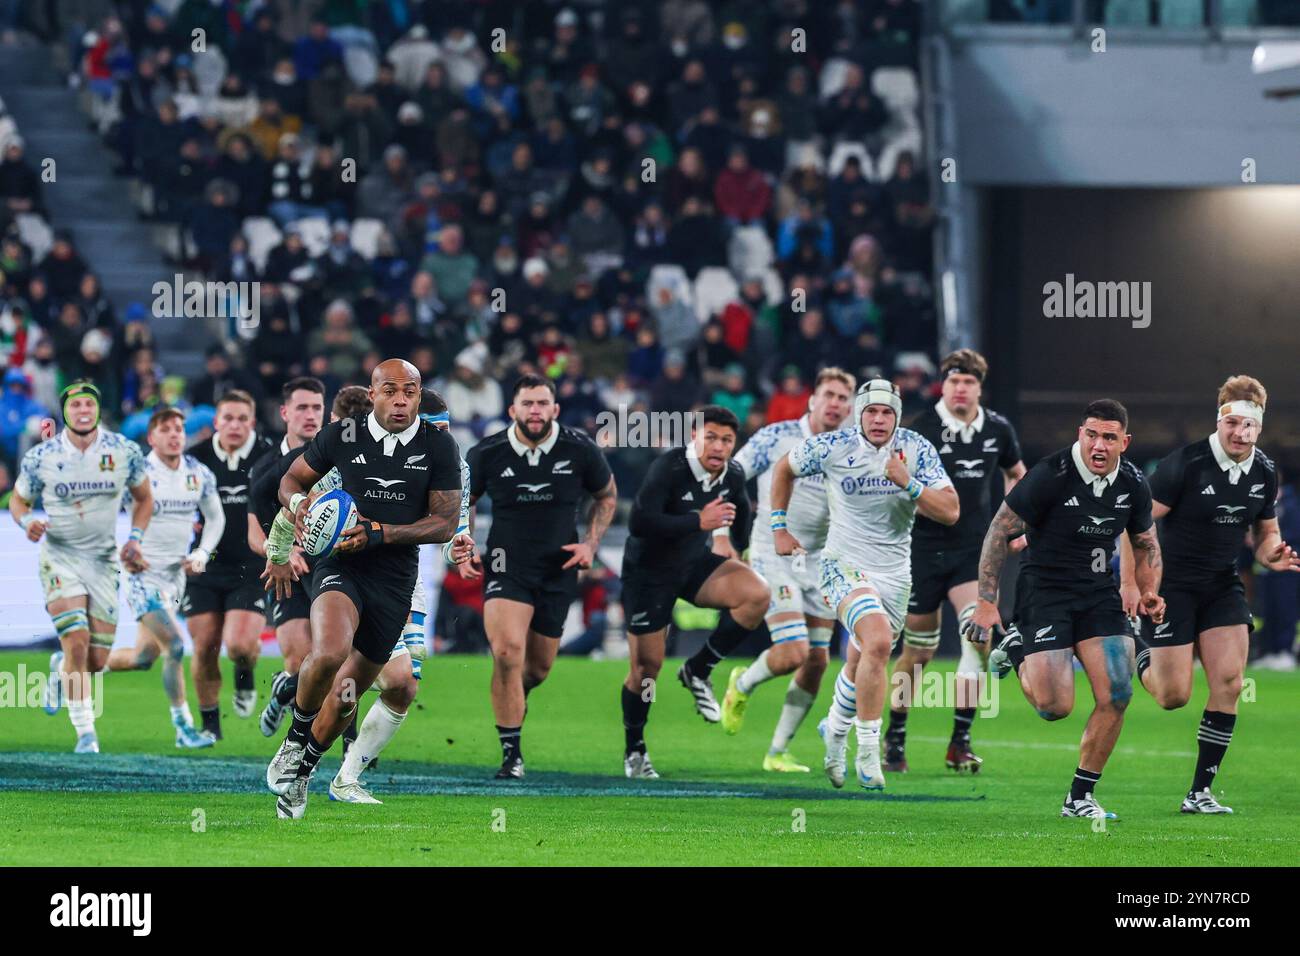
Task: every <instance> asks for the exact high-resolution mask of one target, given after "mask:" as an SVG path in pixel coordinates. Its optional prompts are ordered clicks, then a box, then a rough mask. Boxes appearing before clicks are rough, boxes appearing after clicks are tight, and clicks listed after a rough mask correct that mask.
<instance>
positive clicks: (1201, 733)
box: [1192, 710, 1237, 793]
mask: <svg viewBox="0 0 1300 956" xmlns="http://www.w3.org/2000/svg"><path fill="white" fill-rule="evenodd" d="M1236 724H1237V715H1236V714H1225V713H1223V712H1221V711H1217V710H1207V711H1205V713H1203V714H1202V715H1201V727H1200V729H1199V730H1197V732H1196V741H1197V745H1198V746H1197V754H1196V775H1195V776H1194V777H1192V792H1193V793H1200V792H1201V791H1202V790H1208V789H1209V788H1210V785H1211V784H1213V783H1214V775H1215V774H1217V773H1218V772H1219V764H1220V763H1222V762H1223V756H1224V754H1226V753H1227V752H1228V744H1230V743H1232V728H1233V727H1235V726H1236Z"/></svg>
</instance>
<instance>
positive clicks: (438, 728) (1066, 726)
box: [0, 652, 1300, 866]
mask: <svg viewBox="0 0 1300 956" xmlns="http://www.w3.org/2000/svg"><path fill="white" fill-rule="evenodd" d="M46 659H47V655H45V654H39V653H15V652H8V653H3V654H0V704H3V706H0V863H3V864H27V865H82V866H94V865H101V864H113V865H207V866H222V865H234V866H250V865H252V866H255V865H322V866H333V865H338V864H353V865H355V864H376V865H384V864H399V865H406V864H433V865H460V864H472V865H531V864H541V865H564V864H585V865H609V864H616V865H722V866H736V865H773V864H779V865H824V864H829V865H855V866H861V865H884V864H890V865H912V864H922V865H972V864H975V865H998V864H1014V865H1028V866H1060V865H1101V866H1120V865H1126V866H1139V865H1142V866H1170V865H1173V866H1191V865H1200V866H1214V865H1261V864H1293V863H1294V862H1295V847H1296V846H1297V845H1298V844H1300V817H1297V816H1296V814H1295V813H1294V812H1293V811H1294V805H1293V800H1292V797H1293V794H1294V783H1293V782H1292V781H1293V777H1294V774H1293V772H1292V768H1293V767H1294V766H1295V762H1294V760H1295V754H1294V749H1295V748H1294V746H1293V745H1292V741H1293V740H1294V739H1295V738H1294V728H1295V727H1296V725H1297V722H1298V721H1300V675H1292V674H1277V673H1266V672H1254V671H1252V672H1249V673H1248V677H1249V678H1250V679H1251V680H1252V681H1253V683H1250V682H1248V684H1247V689H1246V693H1245V696H1246V697H1248V698H1250V699H1249V700H1247V701H1244V702H1243V703H1242V706H1241V716H1240V718H1239V720H1238V724H1237V739H1236V740H1235V741H1234V743H1233V745H1232V749H1231V750H1230V752H1229V753H1228V756H1227V758H1226V760H1225V763H1224V771H1223V773H1222V774H1221V775H1220V777H1219V780H1218V783H1217V785H1216V788H1215V789H1216V793H1217V794H1219V795H1220V796H1221V799H1223V800H1224V801H1225V802H1226V803H1228V804H1229V805H1231V806H1233V807H1234V808H1235V809H1236V813H1235V815H1233V816H1231V817H1200V816H1185V815H1182V814H1179V813H1178V812H1177V810H1178V805H1179V802H1180V800H1181V798H1182V795H1183V793H1184V792H1185V790H1186V788H1187V785H1188V783H1189V781H1190V779H1191V772H1192V765H1193V754H1194V752H1195V747H1196V741H1195V734H1196V725H1197V722H1198V720H1199V717H1200V713H1201V709H1202V707H1203V706H1204V700H1205V687H1204V680H1203V677H1202V675H1200V674H1199V673H1198V686H1197V691H1196V693H1195V696H1194V697H1193V700H1192V704H1191V705H1189V706H1188V707H1186V708H1184V709H1183V710H1181V711H1177V712H1173V713H1165V712H1162V711H1160V710H1159V709H1158V708H1157V707H1156V705H1155V704H1154V702H1153V701H1152V700H1151V698H1150V697H1149V696H1148V695H1147V694H1146V693H1145V692H1144V691H1142V690H1140V689H1139V690H1137V692H1136V694H1135V698H1134V702H1133V705H1132V707H1131V708H1130V710H1129V713H1128V719H1127V723H1126V726H1125V728H1124V733H1123V735H1122V737H1121V738H1120V743H1119V747H1118V750H1117V751H1116V753H1115V755H1114V756H1113V757H1112V758H1111V762H1110V766H1109V767H1108V768H1107V770H1106V774H1105V778H1104V779H1103V781H1102V784H1101V787H1100V789H1099V797H1100V799H1101V801H1102V803H1103V804H1104V805H1105V806H1106V807H1107V808H1108V809H1112V810H1114V811H1116V812H1117V813H1118V814H1119V819H1118V820H1117V821H1113V822H1111V823H1109V824H1108V825H1107V826H1106V828H1105V830H1104V831H1102V832H1097V831H1094V829H1093V825H1092V823H1091V821H1085V820H1063V819H1060V818H1059V817H1058V816H1057V814H1058V811H1059V808H1060V804H1061V800H1062V797H1063V795H1064V793H1065V791H1066V789H1067V788H1068V786H1069V781H1070V777H1071V775H1072V773H1073V770H1074V767H1075V762H1076V756H1077V750H1076V748H1077V744H1078V739H1079V734H1080V732H1081V730H1082V728H1083V723H1084V720H1085V718H1086V715H1087V712H1088V709H1089V707H1088V704H1089V703H1090V701H1091V697H1090V694H1089V692H1088V690H1087V687H1086V685H1085V684H1083V682H1082V681H1080V683H1079V688H1078V690H1079V702H1080V705H1079V706H1078V707H1077V708H1076V712H1075V714H1074V715H1073V716H1071V717H1070V718H1069V719H1067V720H1063V721H1060V722H1057V723H1054V724H1047V723H1045V722H1043V721H1041V720H1039V719H1038V718H1037V717H1036V716H1035V715H1034V714H1033V713H1032V712H1031V710H1030V708H1029V706H1028V705H1027V704H1026V703H1025V701H1024V698H1023V697H1022V695H1021V694H1020V690H1019V688H1018V687H1017V686H1016V685H1015V683H1014V679H1013V678H1009V679H1008V680H1007V681H1005V682H1003V684H1002V686H1001V688H1000V690H1001V696H1000V699H999V701H998V703H999V707H1000V714H999V715H998V716H997V717H996V718H992V719H989V718H983V717H981V718H980V719H978V720H977V721H976V724H975V747H976V750H977V751H978V752H979V753H981V754H982V755H983V757H984V760H985V763H984V770H983V772H981V773H980V774H979V775H977V776H974V777H970V776H961V777H959V776H957V775H955V774H953V773H952V772H950V771H948V770H946V769H945V768H944V766H943V751H944V746H945V743H946V740H947V734H948V732H949V728H950V723H951V713H950V712H949V711H947V710H943V709H937V708H918V709H915V710H914V711H913V713H912V717H911V718H910V720H909V742H908V758H909V761H910V763H911V766H912V768H913V769H912V771H911V772H910V773H908V774H906V775H892V776H890V778H889V789H888V791H887V793H886V794H883V795H868V794H866V793H864V792H862V791H860V790H857V789H855V788H854V787H853V785H852V777H850V784H849V786H847V787H846V788H845V789H844V790H843V791H836V790H834V789H832V788H831V786H830V784H829V783H827V781H826V779H825V777H824V776H823V775H822V773H821V770H820V766H821V754H822V748H821V743H820V741H819V740H818V739H817V735H816V729H815V726H816V721H817V719H818V718H819V717H820V716H821V715H822V714H824V713H825V709H826V704H827V702H828V700H829V692H830V686H831V681H830V680H827V681H826V682H825V684H826V688H825V689H824V690H823V693H822V695H821V697H820V699H819V700H818V702H817V704H816V705H815V706H814V709H813V711H812V713H811V714H810V715H809V718H808V720H807V721H806V722H805V724H804V726H803V728H802V729H801V730H800V732H799V735H798V736H797V737H796V738H795V741H794V743H793V745H792V750H793V752H794V753H795V754H796V756H798V757H800V758H801V759H802V760H803V762H804V763H807V764H810V765H812V766H813V772H812V773H810V774H794V775H778V774H770V773H764V772H763V771H762V769H761V761H762V757H763V753H764V751H765V749H766V746H767V743H768V740H769V737H770V734H771V731H772V728H773V726H774V722H775V719H776V716H777V713H778V711H779V709H780V706H781V701H782V697H783V696H784V691H785V686H786V679H784V678H781V679H778V680H776V681H773V682H771V683H769V684H767V685H765V686H764V687H762V688H761V689H760V690H759V691H758V692H757V694H756V695H755V696H754V698H753V700H752V702H751V704H750V708H749V713H748V715H747V718H746V723H745V727H744V729H743V730H742V731H741V733H740V734H739V735H738V736H736V737H728V736H726V735H725V734H724V733H723V732H722V729H721V728H720V727H719V726H716V725H706V724H705V723H704V722H703V721H701V720H700V718H699V717H697V716H696V715H695V713H694V711H693V709H692V707H691V703H690V698H689V696H688V695H687V694H686V692H685V691H684V690H683V689H682V688H681V687H680V686H679V685H678V684H677V683H676V681H675V680H674V679H673V678H672V676H671V675H673V674H674V673H675V671H676V664H675V663H673V662H671V661H670V662H668V663H667V664H665V667H664V671H663V676H664V679H663V681H662V684H661V686H660V688H659V693H658V700H657V702H656V704H655V707H654V709H653V711H652V712H651V717H650V724H649V727H648V737H647V739H648V741H649V743H650V754H651V756H652V758H653V759H654V762H655V766H656V767H657V768H658V769H659V771H660V773H661V774H662V775H663V779H662V780H660V781H657V782H655V781H645V782H633V781H629V780H625V779H624V778H623V776H622V724H621V720H620V715H619V707H618V700H619V696H618V695H619V690H618V688H619V685H620V683H621V682H622V679H623V676H624V674H625V673H626V663H625V662H621V661H619V662H616V661H606V662H596V661H588V660H567V659H564V658H561V659H560V660H559V661H558V662H557V664H556V667H555V669H554V671H553V672H552V676H551V678H550V680H548V681H547V683H546V684H545V685H544V686H543V687H542V688H541V689H539V690H538V691H537V692H535V693H534V695H533V696H532V697H531V699H530V713H529V718H528V723H527V725H526V728H525V734H524V754H525V758H526V760H527V766H528V777H527V779H526V780H525V781H523V782H519V783H507V784H498V783H495V782H493V781H491V780H490V779H489V778H490V777H491V774H492V773H493V772H494V771H495V769H496V766H497V765H498V763H499V760H500V756H499V749H498V746H497V741H496V734H495V731H494V729H493V721H492V714H491V711H490V709H489V706H488V697H487V688H488V675H489V667H490V664H489V661H488V660H487V659H485V658H463V657H444V658H437V659H431V660H429V661H427V662H426V664H425V679H424V682H423V687H422V688H421V691H420V698H419V701H418V703H417V706H416V708H414V709H413V710H412V712H411V715H410V717H409V718H408V719H407V721H406V724H405V726H404V727H403V728H402V730H401V731H400V732H399V734H398V735H397V737H396V739H395V740H394V742H393V743H392V745H391V746H390V747H389V749H388V751H387V752H386V753H385V754H384V757H383V760H382V763H381V766H380V768H379V770H378V771H376V772H373V773H367V775H366V778H365V779H366V780H367V781H368V782H369V784H370V785H371V786H372V787H373V789H374V791H375V793H376V795H377V796H379V797H380V798H381V799H383V800H384V805H383V806H350V805H343V804H338V803H331V802H330V801H329V799H328V797H327V795H326V793H325V786H326V784H327V783H328V780H329V777H330V776H331V775H332V773H333V771H334V769H335V767H336V766H337V760H331V759H330V758H326V761H325V762H323V764H322V768H321V772H319V773H318V774H317V777H316V780H315V782H314V784H313V790H312V796H311V800H310V802H309V803H308V808H307V817H306V818H305V819H304V820H301V821H293V822H290V821H280V820H277V819H276V818H275V798H274V797H273V796H272V795H270V794H269V793H267V792H266V790H265V788H264V782H263V770H264V767H265V765H266V762H267V761H268V760H269V759H270V756H271V754H272V752H273V751H274V748H275V746H276V743H277V741H268V740H267V739H265V738H263V737H262V736H261V734H260V733H259V731H258V729H257V722H256V719H255V718H252V719H248V720H240V719H238V718H236V717H234V716H233V714H232V713H230V710H229V692H230V687H231V684H230V674H229V672H228V671H227V673H226V684H225V689H224V690H223V694H222V697H223V699H222V704H223V711H224V713H223V716H222V724H223V729H224V731H225V735H226V737H225V740H224V741H223V742H221V743H220V744H218V745H217V747H215V748H213V749H211V750H207V751H203V752H200V753H198V754H193V753H186V752H181V751H177V750H176V749H174V747H173V735H172V732H171V728H170V725H169V723H168V715H167V705H166V701H165V699H164V698H163V694H162V688H161V681H160V678H159V674H158V672H157V670H156V669H155V670H154V671H153V672H150V673H125V674H109V675H105V679H104V681H105V682H104V691H103V697H104V715H103V717H101V718H100V720H99V723H98V730H99V735H100V741H101V745H102V747H103V748H104V753H103V754H101V755H99V756H98V757H95V756H80V757H79V756H74V755H73V754H72V753H71V749H72V744H73V742H74V740H73V734H72V728H71V726H70V724H69V723H68V719H67V714H66V711H63V712H60V713H59V714H58V715H57V716H56V717H48V716H46V715H45V714H44V713H43V712H42V711H41V710H40V709H39V707H37V708H32V707H23V706H14V704H15V700H14V699H13V697H12V696H10V697H9V698H8V699H5V698H4V693H3V692H4V689H5V688H4V685H3V683H2V682H3V681H9V682H10V687H9V691H10V693H11V695H12V691H13V689H14V688H13V681H14V680H15V676H14V675H16V674H17V673H18V672H19V665H23V666H25V668H26V669H27V671H28V672H31V671H38V670H42V669H43V668H44V666H45V662H46ZM731 663H732V662H726V663H724V664H723V665H722V666H720V667H719V669H718V671H717V673H716V675H715V684H716V685H717V686H718V687H719V690H721V688H722V687H723V686H724V685H725V680H726V674H727V672H728V669H729V667H730V665H731ZM187 665H188V662H187ZM941 666H942V667H943V668H944V669H948V668H950V667H951V666H952V665H951V662H944V663H943V664H942V665H941ZM275 667H276V662H275V661H272V660H267V661H263V662H262V663H261V665H260V666H259V669H258V684H259V692H260V694H261V695H262V697H263V699H264V698H265V694H266V690H267V687H268V685H269V683H270V678H271V675H272V673H273V672H274V670H275ZM832 673H833V670H832ZM192 693H193V691H192V688H191V704H192V706H193V696H192ZM373 700H374V695H373V694H368V695H367V696H366V699H365V701H364V702H363V705H362V706H363V708H364V707H369V706H370V705H371V703H372V702H373ZM851 746H852V745H851ZM850 753H852V751H850ZM851 770H852V767H851V766H850V772H851Z"/></svg>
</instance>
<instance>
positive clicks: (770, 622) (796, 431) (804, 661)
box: [722, 368, 857, 773]
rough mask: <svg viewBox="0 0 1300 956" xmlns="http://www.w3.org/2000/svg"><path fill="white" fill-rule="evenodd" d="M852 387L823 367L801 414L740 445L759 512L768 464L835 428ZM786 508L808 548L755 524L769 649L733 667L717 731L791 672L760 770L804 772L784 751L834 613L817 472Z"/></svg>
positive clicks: (816, 677)
mask: <svg viewBox="0 0 1300 956" xmlns="http://www.w3.org/2000/svg"><path fill="white" fill-rule="evenodd" d="M856 385H857V382H856V381H855V380H854V378H853V376H852V375H850V374H849V373H848V372H846V371H844V370H843V369H839V368H825V369H822V370H821V372H819V373H818V375H817V380H816V382H815V383H814V385H813V394H812V397H811V398H810V399H809V400H808V413H807V414H806V415H804V416H803V417H802V418H798V419H791V420H789V421H782V422H775V423H773V424H771V425H768V426H766V427H764V428H760V429H759V430H758V431H757V432H755V433H754V434H753V435H752V436H751V437H750V439H749V441H747V442H745V447H744V448H742V449H741V450H740V452H739V454H737V455H736V461H737V462H738V463H739V464H740V467H741V468H743V469H744V470H745V477H746V478H751V479H752V478H757V479H758V513H759V514H767V513H769V512H770V511H771V510H772V472H771V467H772V465H774V464H775V463H776V462H778V461H780V460H781V459H782V458H784V457H785V455H786V453H787V452H789V451H790V449H791V448H793V447H794V446H795V445H796V444H798V443H799V442H800V441H802V440H803V439H805V438H807V437H809V436H810V435H820V434H822V433H823V432H833V431H835V430H836V429H837V428H839V427H840V426H841V425H842V424H843V423H844V420H845V419H846V418H848V416H849V413H850V412H852V411H853V392H854V389H855V387H856ZM789 513H790V517H789V522H790V526H791V527H792V528H793V529H794V531H793V533H794V534H795V536H796V537H798V538H799V540H800V541H802V542H803V543H804V545H805V546H806V547H807V548H809V553H808V554H806V555H803V554H800V555H792V556H789V557H783V556H781V555H778V554H777V553H776V548H775V546H774V545H773V542H772V531H771V528H770V527H769V525H768V523H767V522H763V521H759V522H756V523H755V524H754V530H753V535H752V537H751V538H750V540H749V563H750V565H751V566H752V567H753V569H754V570H755V571H757V572H758V573H759V574H760V575H761V576H762V577H763V580H765V581H766V582H767V584H768V587H769V588H770V589H771V591H772V603H771V604H770V605H769V606H768V609H767V630H768V633H769V634H770V635H771V638H772V646H771V647H770V648H768V649H767V650H765V651H763V653H762V654H760V655H759V656H758V660H756V661H754V663H752V664H751V665H749V667H748V668H744V667H735V668H732V671H731V675H730V678H729V679H728V683H727V693H726V695H725V696H724V697H723V698H722V729H723V730H725V731H726V732H727V733H729V734H734V733H738V732H739V730H740V727H741V724H742V722H743V721H744V717H745V708H746V707H747V706H748V703H749V698H750V696H751V695H752V694H753V693H754V692H755V691H756V690H757V689H758V687H759V686H760V685H761V684H763V683H764V682H765V681H769V680H771V679H772V678H773V677H778V676H780V675H782V674H789V673H790V672H791V671H793V672H794V678H793V679H792V680H791V681H790V686H789V687H788V688H787V689H786V693H785V705H784V706H783V707H782V708H781V718H780V720H779V721H778V722H777V726H776V732H775V733H774V734H773V736H772V744H771V746H770V747H769V748H768V751H767V754H766V755H764V757H763V769H764V770H772V771H781V772H796V773H800V772H801V773H807V772H808V768H807V767H805V766H804V765H803V764H801V763H799V762H798V761H797V760H795V759H794V757H792V756H791V755H790V751H789V743H790V739H791V738H792V737H794V735H795V732H796V731H797V730H798V729H799V725H800V723H802V722H803V719H804V717H805V716H806V715H807V713H808V711H809V710H810V709H811V708H812V703H813V701H814V700H815V699H816V697H817V692H818V691H819V690H820V689H821V681H822V675H823V674H824V673H826V664H827V661H828V659H829V648H830V642H831V634H832V633H833V631H834V628H835V620H834V618H833V617H831V616H829V615H831V614H832V613H833V612H832V611H831V609H830V608H828V607H827V606H826V599H825V598H823V597H822V592H821V587H820V586H819V585H818V583H817V561H818V558H819V557H820V553H821V548H822V545H823V544H824V543H825V541H826V529H827V525H828V523H829V521H830V514H829V512H828V510H827V505H826V488H825V487H824V485H823V483H822V476H821V475H810V476H809V477H807V478H802V479H800V480H799V481H797V482H795V486H794V493H793V494H792V496H791V499H790V507H789Z"/></svg>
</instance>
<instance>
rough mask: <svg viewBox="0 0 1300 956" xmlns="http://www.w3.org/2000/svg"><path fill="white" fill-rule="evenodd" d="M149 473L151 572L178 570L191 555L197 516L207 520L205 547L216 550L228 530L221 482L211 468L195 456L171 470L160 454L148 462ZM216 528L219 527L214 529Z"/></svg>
mask: <svg viewBox="0 0 1300 956" xmlns="http://www.w3.org/2000/svg"><path fill="white" fill-rule="evenodd" d="M145 471H146V472H147V474H148V475H149V482H150V484H151V485H152V486H153V518H152V519H151V520H150V522H149V527H148V528H147V529H146V530H145V534H144V541H143V542H142V544H141V547H142V548H143V550H144V556H145V560H146V561H148V562H149V566H150V567H151V568H158V569H164V568H168V569H170V568H175V567H177V566H179V565H180V563H181V561H182V560H183V559H184V558H185V556H186V555H187V554H189V552H190V542H191V541H193V540H194V515H195V512H197V511H200V510H201V511H202V513H203V517H204V521H205V524H204V528H203V539H204V540H203V546H204V547H206V548H208V549H209V550H211V549H214V548H216V546H217V543H218V542H220V540H221V534H222V531H223V530H224V528H225V515H224V513H223V512H222V508H221V495H220V493H218V491H217V479H216V477H215V476H214V475H213V474H212V471H211V470H210V469H209V468H208V466H207V465H204V464H203V463H202V462H200V461H199V460H198V459H196V458H194V457H193V456H192V455H182V456H181V460H180V464H179V465H178V466H177V467H175V468H170V467H168V466H167V464H166V463H165V462H163V460H162V459H161V458H159V457H158V455H157V453H156V452H150V453H149V455H148V457H146V458H145ZM213 526H215V527H213Z"/></svg>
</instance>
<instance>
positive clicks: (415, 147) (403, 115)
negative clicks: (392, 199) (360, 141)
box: [393, 100, 437, 170]
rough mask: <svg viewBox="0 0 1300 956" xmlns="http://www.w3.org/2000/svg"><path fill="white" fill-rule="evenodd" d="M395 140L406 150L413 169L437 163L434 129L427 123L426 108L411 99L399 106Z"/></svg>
mask: <svg viewBox="0 0 1300 956" xmlns="http://www.w3.org/2000/svg"><path fill="white" fill-rule="evenodd" d="M393 142H394V143H396V144H397V145H399V146H401V147H402V148H403V149H405V150H406V155H407V156H408V157H410V158H411V167H412V169H416V170H421V169H428V168H430V167H432V166H436V165H437V162H436V160H437V150H436V148H435V147H434V140H433V129H432V127H431V126H429V125H428V124H426V123H425V118H424V110H423V109H421V108H420V105H419V104H418V103H414V102H412V101H410V100H407V101H406V102H404V103H403V104H402V105H401V106H399V107H398V108H397V127H396V129H394V130H393Z"/></svg>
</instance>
